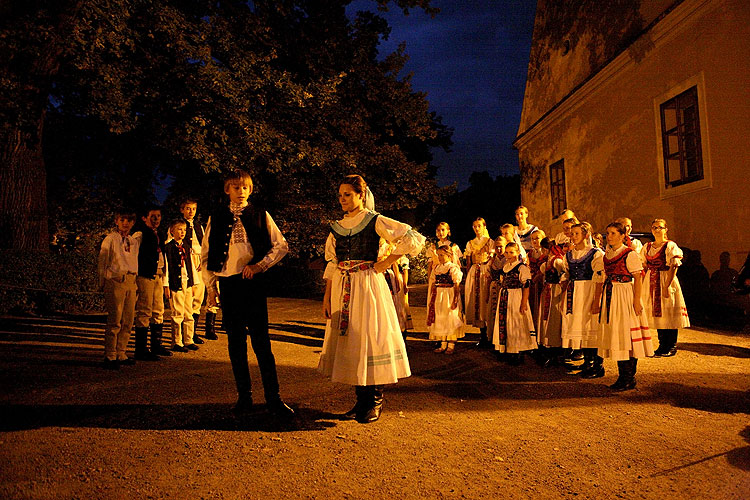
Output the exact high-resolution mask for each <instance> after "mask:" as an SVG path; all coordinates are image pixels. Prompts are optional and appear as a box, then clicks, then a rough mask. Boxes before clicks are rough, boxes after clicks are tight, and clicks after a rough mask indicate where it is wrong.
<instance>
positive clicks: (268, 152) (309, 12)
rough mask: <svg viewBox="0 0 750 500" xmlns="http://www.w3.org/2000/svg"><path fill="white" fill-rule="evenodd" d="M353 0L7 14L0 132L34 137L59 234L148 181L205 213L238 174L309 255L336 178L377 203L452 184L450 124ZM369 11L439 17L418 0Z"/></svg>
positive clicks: (374, 18) (430, 194)
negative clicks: (166, 186) (446, 178)
mask: <svg viewBox="0 0 750 500" xmlns="http://www.w3.org/2000/svg"><path fill="white" fill-rule="evenodd" d="M350 3H351V2H350V1H347V0H338V1H336V0H334V1H322V0H281V1H275V0H259V1H255V2H246V1H240V0H226V1H221V2H216V1H208V0H202V1H195V2H178V1H176V0H171V1H170V0H90V1H78V2H75V1H65V0H60V1H57V2H43V1H38V2H36V3H34V2H33V1H32V2H31V3H30V4H28V5H27V7H25V8H20V7H13V8H8V9H6V12H4V14H6V16H5V22H3V24H2V25H1V29H2V32H0V52H2V53H3V61H0V62H7V63H9V64H8V65H7V67H6V70H5V71H4V72H3V73H2V77H1V78H0V86H1V87H0V91H2V92H1V93H2V95H3V96H4V97H3V100H2V101H0V118H2V119H3V121H4V123H3V124H2V127H3V128H2V134H3V138H5V137H8V136H9V135H10V134H12V133H14V132H16V131H18V130H20V129H23V130H27V131H29V134H30V137H31V138H32V139H33V138H34V137H35V136H34V134H37V135H36V137H37V139H39V140H38V141H37V142H38V144H39V147H40V148H41V147H43V149H44V153H45V160H46V162H47V166H48V168H49V182H50V192H51V193H53V195H52V197H51V203H50V207H51V208H52V214H53V223H54V225H53V227H54V228H55V229H56V230H66V231H73V232H74V231H75V230H76V227H78V230H79V231H80V230H81V229H82V226H87V225H88V226H90V227H87V229H90V228H97V227H99V226H100V225H101V219H102V218H105V217H104V215H108V213H109V212H110V211H111V209H112V207H113V206H114V205H119V204H126V205H131V206H132V205H138V204H143V203H145V202H146V201H151V200H152V199H153V192H151V186H152V185H153V181H154V178H155V176H162V177H165V176H166V177H168V178H169V179H171V180H172V183H171V190H170V198H171V199H172V200H177V199H179V198H181V197H184V196H187V195H189V196H193V197H197V198H198V199H199V202H200V208H201V211H203V212H204V213H205V212H206V209H208V208H210V207H212V206H215V205H217V204H220V203H224V201H225V200H224V195H223V193H221V187H220V186H221V184H220V182H219V177H220V174H221V172H222V171H225V170H227V169H231V168H245V169H247V170H249V171H250V172H251V173H252V174H253V176H254V178H255V183H256V194H255V197H256V199H257V200H258V201H259V202H261V203H262V204H264V205H265V206H266V207H267V208H268V209H269V211H271V212H272V213H273V214H274V217H275V218H276V219H277V222H278V223H279V224H280V226H281V227H282V230H284V232H285V233H286V234H287V236H288V238H289V239H290V242H291V244H292V248H293V249H294V250H295V252H297V253H300V254H303V255H309V254H315V253H319V252H320V250H321V249H320V245H322V241H323V232H324V226H323V222H325V221H327V220H329V219H331V218H333V216H334V214H335V213H336V211H337V210H336V207H337V204H336V199H335V191H336V189H337V183H338V180H339V179H340V178H341V177H342V176H343V175H344V174H347V173H351V172H356V173H361V174H362V175H363V176H364V177H365V178H366V179H367V180H368V182H369V183H370V184H371V186H372V188H373V191H374V192H375V193H376V199H377V202H378V209H380V210H383V211H386V212H388V211H395V210H404V209H408V210H413V209H416V208H418V207H421V209H422V210H423V211H424V207H430V206H435V204H436V203H439V202H440V201H441V200H442V199H444V197H445V195H446V192H445V190H441V189H439V188H438V187H437V185H436V183H435V181H434V174H435V170H434V168H433V167H432V166H431V165H430V161H431V158H432V157H431V154H430V148H432V147H444V148H448V147H449V146H450V135H451V130H450V129H449V128H447V127H446V126H445V125H443V124H442V123H441V120H440V118H439V117H438V116H436V115H435V114H434V113H430V112H429V110H428V102H427V100H426V98H425V96H424V95H423V94H420V93H417V92H414V91H413V90H412V88H411V85H410V81H409V75H406V76H403V75H401V71H402V69H403V65H404V63H405V61H406V57H407V56H406V54H405V51H404V48H403V47H401V48H399V50H398V51H396V52H395V53H394V54H389V55H386V56H385V57H379V54H378V43H379V40H380V39H381V38H382V37H386V36H388V33H389V28H388V26H387V23H386V22H385V21H384V19H382V18H381V17H379V16H378V15H377V14H374V13H371V12H361V13H358V14H357V15H356V17H354V18H353V19H350V18H349V17H347V12H346V7H347V6H348V5H349V4H350ZM373 5H374V6H375V7H377V8H379V9H387V8H388V7H389V6H391V7H394V6H395V7H396V8H400V9H402V10H403V11H404V13H405V14H407V13H408V12H409V9H413V8H421V9H424V10H425V11H426V12H428V13H432V14H434V13H435V12H436V9H434V8H432V7H430V5H429V0H396V1H387V0H375V1H374V2H373ZM42 62H44V64H42ZM33 68H42V69H38V70H33ZM29 89H32V90H31V91H30V90H29ZM45 122H48V126H47V127H46V128H44V127H43V126H42V125H44V123H45ZM42 131H43V132H42ZM41 138H43V139H44V141H43V142H42V141H41ZM29 144H30V147H32V148H33V146H34V144H37V143H35V142H34V141H33V140H31V142H30V143H29ZM87 189H89V192H88V193H87V192H86V191H87ZM97 214H98V215H99V220H97ZM107 222H108V221H107ZM11 246H12V242H11Z"/></svg>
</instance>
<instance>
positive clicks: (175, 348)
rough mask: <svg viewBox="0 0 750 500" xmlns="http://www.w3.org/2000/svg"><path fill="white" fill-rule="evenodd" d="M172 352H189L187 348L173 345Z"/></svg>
mask: <svg viewBox="0 0 750 500" xmlns="http://www.w3.org/2000/svg"><path fill="white" fill-rule="evenodd" d="M172 351H174V352H190V350H189V349H188V348H187V347H185V346H181V345H173V346H172Z"/></svg>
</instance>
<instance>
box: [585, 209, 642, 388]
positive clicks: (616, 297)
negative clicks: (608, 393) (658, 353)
mask: <svg viewBox="0 0 750 500" xmlns="http://www.w3.org/2000/svg"><path fill="white" fill-rule="evenodd" d="M626 236H627V233H626V231H625V228H624V227H623V225H622V224H621V223H619V222H613V223H611V224H609V225H608V226H607V251H606V252H605V255H604V260H603V262H604V274H605V280H604V288H603V290H602V289H599V288H597V296H596V297H594V303H593V304H592V312H593V313H594V314H598V315H599V350H598V354H599V356H602V357H605V358H610V359H614V360H616V361H617V369H618V372H619V376H618V377H617V381H616V382H615V383H614V384H612V385H611V386H610V387H611V388H612V389H613V390H615V391H628V390H630V389H633V388H635V372H636V367H637V363H638V358H642V357H645V356H651V355H653V353H654V347H653V345H652V343H651V333H650V331H649V328H648V323H647V320H646V316H645V314H643V305H642V304H641V271H642V270H643V266H642V265H641V260H640V257H639V256H638V254H637V253H636V252H635V251H633V249H632V248H630V247H628V246H626V245H625V237H626Z"/></svg>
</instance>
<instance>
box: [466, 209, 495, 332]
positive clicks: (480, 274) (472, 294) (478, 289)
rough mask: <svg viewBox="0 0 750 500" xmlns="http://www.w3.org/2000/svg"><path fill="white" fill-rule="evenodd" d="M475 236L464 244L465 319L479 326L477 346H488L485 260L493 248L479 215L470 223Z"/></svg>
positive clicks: (487, 277)
mask: <svg viewBox="0 0 750 500" xmlns="http://www.w3.org/2000/svg"><path fill="white" fill-rule="evenodd" d="M472 228H473V229H474V234H475V235H476V238H474V239H473V240H471V241H469V242H468V243H467V244H466V250H465V251H464V257H466V268H467V269H468V271H467V272H466V291H465V292H464V293H465V297H464V299H465V302H466V311H465V313H464V314H465V321H466V324H467V325H471V326H475V327H477V328H479V334H480V339H479V346H480V347H489V346H491V345H492V344H491V343H490V341H489V338H488V337H487V292H488V287H489V278H490V272H489V266H487V265H486V264H487V262H488V261H489V259H490V256H491V255H492V250H493V249H494V248H495V244H494V242H493V241H492V240H491V239H490V235H489V233H488V232H487V225H486V224H485V222H484V219H482V218H481V217H480V218H478V219H476V220H475V221H474V223H473V224H472Z"/></svg>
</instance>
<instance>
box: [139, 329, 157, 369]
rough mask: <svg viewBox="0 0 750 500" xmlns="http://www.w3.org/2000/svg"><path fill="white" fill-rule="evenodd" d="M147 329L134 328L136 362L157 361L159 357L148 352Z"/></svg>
mask: <svg viewBox="0 0 750 500" xmlns="http://www.w3.org/2000/svg"><path fill="white" fill-rule="evenodd" d="M147 344H148V328H146V327H145V326H143V327H141V326H137V327H136V328H135V356H134V357H135V359H137V360H138V361H159V356H157V355H156V354H153V353H151V352H149V350H148V347H147Z"/></svg>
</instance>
